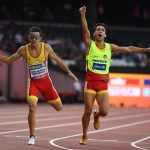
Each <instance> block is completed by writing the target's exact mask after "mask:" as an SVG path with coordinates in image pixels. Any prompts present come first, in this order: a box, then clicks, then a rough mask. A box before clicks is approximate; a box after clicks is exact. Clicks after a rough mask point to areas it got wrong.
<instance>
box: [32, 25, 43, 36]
mask: <svg viewBox="0 0 150 150" xmlns="http://www.w3.org/2000/svg"><path fill="white" fill-rule="evenodd" d="M30 32H39V33H40V37H41V36H42V30H41V29H40V28H39V27H37V26H35V27H32V28H30V30H29V33H30Z"/></svg>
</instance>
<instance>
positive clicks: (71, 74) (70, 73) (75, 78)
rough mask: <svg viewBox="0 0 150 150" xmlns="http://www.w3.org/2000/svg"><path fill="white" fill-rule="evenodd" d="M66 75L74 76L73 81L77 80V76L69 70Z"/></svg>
mask: <svg viewBox="0 0 150 150" xmlns="http://www.w3.org/2000/svg"><path fill="white" fill-rule="evenodd" d="M68 75H69V76H70V77H72V78H74V80H75V81H79V80H78V78H77V77H76V76H75V75H74V74H73V73H72V72H70V71H69V73H68Z"/></svg>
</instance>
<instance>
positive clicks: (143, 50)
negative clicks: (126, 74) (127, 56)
mask: <svg viewBox="0 0 150 150" xmlns="http://www.w3.org/2000/svg"><path fill="white" fill-rule="evenodd" d="M128 49H129V50H130V51H131V52H132V53H134V52H135V53H137V52H139V53H142V52H150V48H140V47H135V46H129V47H128Z"/></svg>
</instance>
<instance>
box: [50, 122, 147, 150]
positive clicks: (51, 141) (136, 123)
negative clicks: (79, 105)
mask: <svg viewBox="0 0 150 150" xmlns="http://www.w3.org/2000/svg"><path fill="white" fill-rule="evenodd" d="M149 122H150V120H145V121H140V122H134V123H130V124H125V125H120V126H115V127H111V128H105V129H101V130H96V131H91V132H88V134H93V133H98V132H103V131H109V130H114V129H119V128H125V127H130V126H135V125H139V124H144V123H149ZM76 136H82V133H81V134H75V135H71V136H65V137H61V138H56V139H53V140H50V141H49V143H50V144H51V145H53V146H55V147H58V148H61V149H66V150H73V149H69V148H66V147H62V146H59V145H57V144H55V143H54V142H55V141H58V140H62V139H67V138H72V137H76Z"/></svg>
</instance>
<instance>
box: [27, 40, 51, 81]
mask: <svg viewBox="0 0 150 150" xmlns="http://www.w3.org/2000/svg"><path fill="white" fill-rule="evenodd" d="M25 47H26V54H27V57H26V63H27V67H28V76H29V77H30V79H41V78H45V77H49V73H48V62H47V60H46V58H45V50H44V43H43V42H42V46H41V52H40V55H39V56H38V57H33V56H32V55H31V54H30V51H29V44H27V45H26V46H25Z"/></svg>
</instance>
